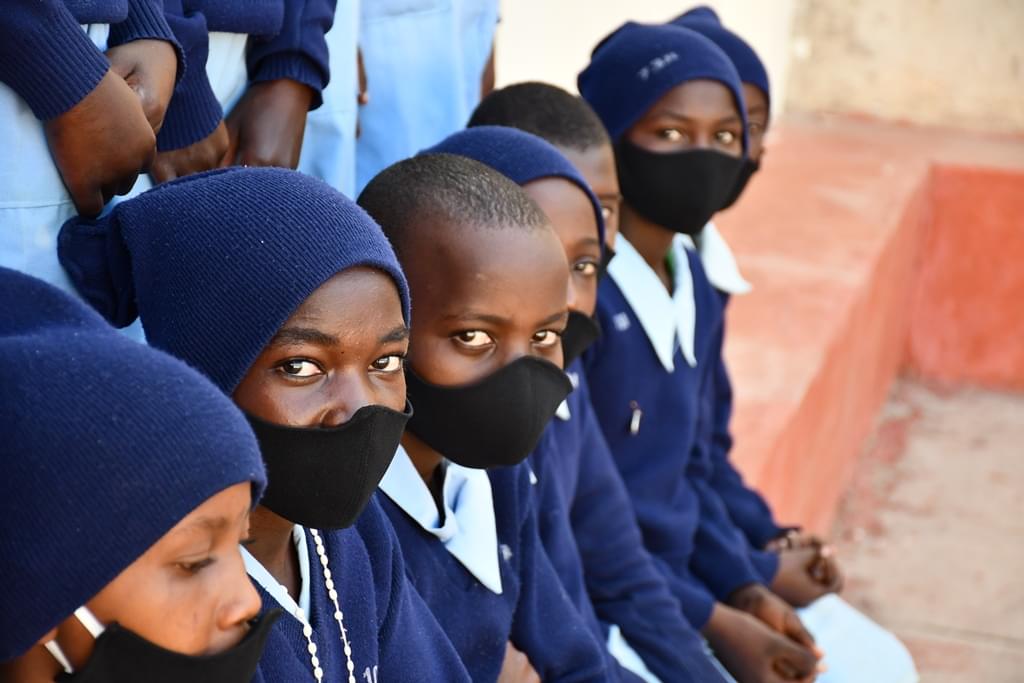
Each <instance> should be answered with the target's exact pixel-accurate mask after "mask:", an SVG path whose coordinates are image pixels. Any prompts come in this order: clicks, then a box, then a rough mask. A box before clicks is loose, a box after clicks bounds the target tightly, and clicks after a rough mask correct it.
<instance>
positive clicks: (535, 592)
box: [380, 464, 608, 683]
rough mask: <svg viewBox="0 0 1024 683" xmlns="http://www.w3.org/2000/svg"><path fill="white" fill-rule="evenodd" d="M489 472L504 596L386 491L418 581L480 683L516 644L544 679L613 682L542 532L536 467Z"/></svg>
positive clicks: (409, 565) (386, 505) (496, 669)
mask: <svg viewBox="0 0 1024 683" xmlns="http://www.w3.org/2000/svg"><path fill="white" fill-rule="evenodd" d="M488 475H489V477H490V480H491V487H492V491H493V496H494V513H495V523H496V526H497V534H498V543H499V546H500V549H501V552H500V553H499V561H500V569H501V584H502V593H501V594H500V595H498V594H495V593H493V592H492V591H490V590H489V589H487V588H486V587H484V586H483V585H482V584H481V583H480V582H479V581H477V579H476V578H475V577H474V576H473V575H472V574H470V573H469V572H468V571H467V570H466V569H465V568H464V567H463V566H462V565H461V564H460V563H459V562H458V560H457V559H455V557H454V556H452V554H451V553H449V552H448V550H447V549H446V548H445V547H444V544H443V543H442V542H441V541H440V540H438V539H437V537H435V536H433V535H431V534H429V533H427V532H426V531H424V530H423V529H422V528H421V527H420V526H419V525H418V524H417V523H416V521H415V520H413V519H411V518H410V517H409V516H408V515H406V513H405V512H404V511H403V510H402V509H401V508H400V507H399V506H398V505H396V504H395V503H394V502H392V501H391V500H390V499H388V498H387V497H386V496H384V495H381V496H380V498H381V502H382V505H383V507H384V509H385V511H386V512H387V514H388V516H389V517H390V518H391V521H392V523H393V524H394V527H395V531H396V532H397V533H398V538H399V540H400V541H401V544H402V551H403V553H404V555H405V558H406V566H407V571H408V573H409V576H410V578H411V579H412V582H413V584H414V585H415V586H416V589H417V590H418V591H419V593H420V595H421V596H423V599H424V601H425V602H426V603H427V605H428V606H429V607H430V608H431V610H433V612H434V615H435V616H436V617H437V620H438V621H439V622H440V623H441V627H442V628H443V629H444V631H445V633H447V634H448V637H449V638H450V639H451V641H452V643H453V644H454V645H455V649H456V650H457V651H458V652H459V654H460V656H461V657H462V660H463V662H464V663H465V664H466V668H467V669H468V670H469V673H470V676H471V677H472V678H473V680H474V681H476V682H477V683H480V682H487V681H494V680H496V679H497V677H498V673H499V672H500V670H501V664H502V661H503V660H504V656H505V644H506V643H507V642H509V641H511V642H512V644H513V645H515V646H516V647H517V648H518V649H520V650H521V651H522V652H524V653H525V654H526V656H527V657H528V658H529V660H530V663H531V664H532V665H533V667H534V668H535V669H536V670H537V673H538V674H539V675H540V677H541V679H542V680H544V681H606V680H607V679H608V675H607V673H606V669H605V664H604V659H603V657H602V653H601V648H600V646H599V645H598V643H597V642H596V640H595V639H594V636H593V634H592V633H591V631H590V629H589V628H588V627H587V625H586V623H585V622H584V620H583V618H582V617H581V616H580V614H579V613H578V612H577V611H576V608H575V607H574V606H573V604H572V602H571V600H570V599H569V596H568V595H567V594H566V592H565V590H564V589H563V588H562V584H561V583H560V581H559V579H558V576H557V574H556V573H555V570H554V568H553V567H552V566H551V562H550V560H549V559H548V557H547V555H546V554H545V553H544V549H543V547H542V546H541V542H540V538H539V537H538V535H537V520H536V517H535V509H534V502H533V495H534V493H533V491H532V486H533V485H532V484H531V483H530V474H529V468H528V467H527V466H526V465H525V464H524V465H520V466H517V467H511V468H499V469H495V470H489V471H488ZM439 680H440V679H439Z"/></svg>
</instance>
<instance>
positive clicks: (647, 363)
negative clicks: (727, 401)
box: [585, 252, 761, 629]
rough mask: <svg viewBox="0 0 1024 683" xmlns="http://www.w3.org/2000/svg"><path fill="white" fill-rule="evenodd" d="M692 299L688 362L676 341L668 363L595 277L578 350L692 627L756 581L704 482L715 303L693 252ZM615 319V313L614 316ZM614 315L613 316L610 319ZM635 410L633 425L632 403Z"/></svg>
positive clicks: (615, 293) (652, 541) (717, 314)
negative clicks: (592, 322)
mask: <svg viewBox="0 0 1024 683" xmlns="http://www.w3.org/2000/svg"><path fill="white" fill-rule="evenodd" d="M686 256H687V260H688V263H689V266H690V270H691V272H692V274H693V289H694V298H695V302H696V310H697V316H696V348H695V352H696V359H697V365H696V367H691V366H690V365H689V364H688V363H687V362H686V360H685V358H684V357H683V354H682V351H681V349H680V347H679V346H678V342H677V344H676V348H675V354H674V367H675V369H674V370H673V371H672V372H667V371H666V370H665V368H664V366H663V365H662V364H661V362H660V361H659V360H658V357H657V355H656V354H655V352H654V348H653V347H652V346H651V343H650V341H649V340H648V338H647V336H646V334H645V332H644V330H643V327H642V326H641V324H640V321H639V319H638V318H637V317H636V314H635V313H634V312H633V310H632V309H631V308H630V306H629V304H628V302H627V301H626V299H625V297H624V296H623V294H622V291H621V290H620V289H619V287H618V286H617V285H616V284H615V281H614V279H613V278H607V279H606V280H604V281H602V283H601V286H600V294H599V297H598V306H597V317H598V321H599V322H600V323H601V327H602V330H603V332H604V335H603V336H602V338H601V339H600V340H599V341H598V342H597V343H596V344H595V345H594V346H593V347H592V348H591V349H590V350H589V351H588V352H587V354H586V355H585V368H586V373H587V378H588V380H589V382H590V386H591V401H592V404H593V407H594V409H595V412H596V414H597V417H598V422H599V423H600V425H601V427H602V431H603V432H604V435H605V439H606V440H607V443H608V446H609V447H610V448H611V451H612V454H613V455H614V458H615V463H616V465H617V467H618V469H619V472H620V473H621V474H622V478H623V481H624V482H625V484H626V488H627V489H628V491H629V494H630V497H631V499H632V500H633V505H634V509H635V511H636V514H637V521H638V522H639V524H640V530H641V532H642V534H643V539H644V544H645V546H646V547H647V549H648V550H649V551H650V552H651V554H652V555H654V557H655V561H656V564H657V565H658V566H659V568H660V569H661V570H662V572H663V574H664V576H665V578H666V580H667V581H668V583H669V586H670V588H671V589H672V591H673V594H674V595H675V596H676V598H677V599H678V600H679V602H680V604H681V606H682V608H683V612H684V613H685V614H686V616H687V618H688V619H689V621H690V623H691V624H692V625H693V626H694V628H697V629H701V628H703V627H704V625H705V624H706V623H707V620H708V618H709V617H710V616H711V610H712V607H713V606H714V600H715V599H716V598H717V599H719V600H721V599H724V598H725V597H727V596H728V594H729V593H731V592H732V591H733V590H735V589H736V588H739V587H740V586H742V585H745V584H748V583H752V582H756V581H759V580H760V578H761V577H760V574H759V573H758V572H757V570H756V569H755V568H754V567H753V566H752V564H751V562H750V559H749V555H748V549H747V548H745V547H743V546H740V548H737V538H736V535H735V529H734V528H733V527H732V526H731V521H729V520H728V517H727V515H726V518H725V520H723V519H722V518H721V513H722V507H721V501H720V500H719V499H718V498H717V495H716V494H714V493H713V491H711V489H710V485H709V484H708V481H709V479H710V476H711V474H712V473H713V465H712V462H711V452H710V449H709V448H708V447H707V445H708V443H709V442H710V434H711V431H712V426H711V424H710V423H709V420H710V408H709V407H708V406H707V405H706V398H705V397H706V395H707V394H706V393H705V392H708V391H711V386H712V384H713V378H714V370H715V368H716V367H717V365H718V362H719V358H720V356H721V336H722V315H721V314H722V311H721V306H720V304H719V302H718V300H717V294H716V293H715V290H714V289H713V288H712V286H711V284H710V283H709V282H708V280H707V277H706V276H705V275H704V271H703V268H702V267H701V264H700V260H699V258H698V257H697V256H696V255H695V254H693V253H689V252H688V253H687V255H686ZM616 318H617V320H616ZM613 320H616V322H614V323H613ZM635 409H639V410H641V411H642V414H643V417H642V419H641V422H640V428H639V431H638V432H637V433H636V434H632V433H631V431H630V424H631V421H632V419H633V415H634V410H635Z"/></svg>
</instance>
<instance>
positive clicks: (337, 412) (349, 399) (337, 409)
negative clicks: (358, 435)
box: [320, 372, 373, 427]
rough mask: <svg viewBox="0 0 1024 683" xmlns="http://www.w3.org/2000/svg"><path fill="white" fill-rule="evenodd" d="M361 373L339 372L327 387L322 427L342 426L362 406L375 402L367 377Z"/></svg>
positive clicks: (321, 420)
mask: <svg viewBox="0 0 1024 683" xmlns="http://www.w3.org/2000/svg"><path fill="white" fill-rule="evenodd" d="M364 375H365V373H364V374H363V376H361V375H360V374H357V373H354V372H350V373H338V374H336V375H335V376H334V378H333V379H332V380H331V383H330V385H329V386H328V388H327V392H328V393H327V397H328V398H327V401H326V403H325V405H324V410H323V413H322V416H321V418H320V426H321V427H340V426H341V425H343V424H345V423H346V422H348V421H349V420H351V419H352V416H353V415H355V414H356V411H358V410H359V409H360V408H362V407H364V406H368V405H371V404H372V403H373V395H372V393H371V390H370V387H369V386H368V383H367V379H366V377H365V376H364Z"/></svg>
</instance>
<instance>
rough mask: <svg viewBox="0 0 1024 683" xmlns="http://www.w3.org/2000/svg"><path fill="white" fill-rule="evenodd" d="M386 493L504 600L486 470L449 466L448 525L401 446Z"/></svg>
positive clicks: (388, 475)
mask: <svg viewBox="0 0 1024 683" xmlns="http://www.w3.org/2000/svg"><path fill="white" fill-rule="evenodd" d="M380 489H381V491H383V492H384V493H385V494H386V495H387V497H388V498H390V499H391V500H392V501H394V503H395V504H396V505H397V506H398V507H400V508H402V510H403V511H405V513H406V514H407V515H409V516H410V517H412V518H413V519H414V520H415V521H416V523H417V524H419V525H420V526H421V527H422V528H423V529H424V530H425V531H426V532H428V533H430V534H433V535H434V536H436V537H437V538H438V539H439V540H440V541H441V542H442V543H444V547H445V549H446V550H447V551H448V552H449V553H451V554H452V555H453V556H454V557H455V559H456V560H458V561H459V563H460V564H461V565H462V566H463V567H465V568H466V570H467V571H469V573H470V574H472V575H473V576H474V577H476V579H477V580H478V581H479V582H480V583H482V584H483V585H484V586H486V587H487V588H488V589H489V590H490V591H492V592H494V593H497V594H499V595H500V594H501V566H500V565H499V563H498V530H497V525H496V523H495V520H494V496H493V494H492V492H491V480H490V477H488V476H487V472H486V471H484V470H476V469H470V468H468V467H462V466H460V465H456V464H455V463H453V462H449V463H448V465H447V467H446V470H445V477H444V491H443V496H442V498H443V500H444V524H441V523H440V518H439V515H438V514H437V505H436V504H435V503H434V498H433V496H431V495H430V490H429V489H428V488H427V485H426V484H425V483H424V482H423V479H421V478H420V475H419V472H417V471H416V467H415V466H414V465H413V463H412V460H411V459H410V458H409V454H408V453H406V452H405V449H404V448H402V447H401V446H399V447H398V452H397V453H396V454H395V459H394V460H392V461H391V466H390V467H388V471H387V472H385V473H384V478H383V479H382V480H381V482H380Z"/></svg>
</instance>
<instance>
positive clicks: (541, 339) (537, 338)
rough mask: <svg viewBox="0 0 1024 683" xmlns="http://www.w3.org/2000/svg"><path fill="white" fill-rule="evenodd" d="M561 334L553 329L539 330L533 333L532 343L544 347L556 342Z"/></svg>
mask: <svg viewBox="0 0 1024 683" xmlns="http://www.w3.org/2000/svg"><path fill="white" fill-rule="evenodd" d="M561 336H562V335H560V334H559V333H558V332H555V331H554V330H541V331H540V332H536V333H534V335H533V343H534V344H536V345H537V346H539V347H541V348H545V349H546V348H550V347H552V346H554V345H555V344H557V343H558V340H559V338H561Z"/></svg>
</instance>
